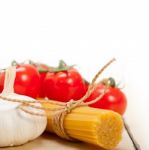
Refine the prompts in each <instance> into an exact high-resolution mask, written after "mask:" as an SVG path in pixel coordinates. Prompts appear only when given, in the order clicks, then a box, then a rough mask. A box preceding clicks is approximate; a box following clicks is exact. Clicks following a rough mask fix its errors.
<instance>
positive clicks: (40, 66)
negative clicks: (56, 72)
mask: <svg viewBox="0 0 149 150" xmlns="http://www.w3.org/2000/svg"><path fill="white" fill-rule="evenodd" d="M33 65H34V66H35V67H36V68H37V70H38V72H39V74H40V89H39V94H38V97H39V98H44V97H45V89H44V79H45V77H46V74H47V72H48V71H50V68H51V67H49V66H48V65H46V64H42V63H34V64H33Z"/></svg>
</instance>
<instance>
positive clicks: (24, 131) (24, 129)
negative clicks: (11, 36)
mask: <svg viewBox="0 0 149 150" xmlns="http://www.w3.org/2000/svg"><path fill="white" fill-rule="evenodd" d="M15 76H16V68H15V67H9V68H8V69H7V70H6V73H5V83H4V90H3V92H2V93H1V94H0V96H2V97H6V98H15V99H19V100H26V101H30V100H33V101H34V100H35V99H33V98H30V97H27V96H24V95H19V94H15V93H14V89H13V86H14V80H15ZM20 105H21V103H18V102H10V101H6V100H4V99H0V147H7V146H16V145H21V144H24V143H26V142H28V141H31V140H33V139H35V138H37V137H38V136H40V135H41V134H42V133H43V131H44V130H45V128H46V124H47V117H44V116H36V115H32V114H29V113H26V112H24V111H22V110H21V109H20V108H19V106H20ZM34 105H40V104H34ZM27 109H29V110H32V111H34V112H38V113H44V111H43V110H37V109H33V108H29V107H27Z"/></svg>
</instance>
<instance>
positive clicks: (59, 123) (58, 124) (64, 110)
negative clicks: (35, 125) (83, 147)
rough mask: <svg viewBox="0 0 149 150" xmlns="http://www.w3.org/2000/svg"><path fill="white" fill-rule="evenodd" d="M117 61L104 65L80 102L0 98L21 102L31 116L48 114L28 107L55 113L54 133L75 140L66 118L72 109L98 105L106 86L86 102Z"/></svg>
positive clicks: (53, 116) (23, 109)
mask: <svg viewBox="0 0 149 150" xmlns="http://www.w3.org/2000/svg"><path fill="white" fill-rule="evenodd" d="M113 61H115V59H114V58H113V59H112V60H110V61H109V62H108V63H107V64H106V65H104V66H103V67H102V69H101V70H100V71H99V72H98V73H97V74H96V75H95V77H94V78H93V80H92V82H91V84H90V85H89V88H88V91H87V92H86V94H85V95H84V96H83V97H82V98H81V99H80V100H70V101H69V102H67V103H59V102H57V101H52V100H37V101H32V100H31V101H26V100H18V99H12V98H8V97H4V96H0V98H1V99H3V100H6V101H11V102H19V103H21V105H19V108H20V109H21V110H22V111H24V112H26V113H29V114H31V115H36V116H47V114H45V113H37V112H33V111H31V110H28V109H26V107H31V108H34V109H40V110H45V111H51V112H53V115H52V127H53V130H54V132H55V133H56V134H57V135H58V136H60V137H62V138H64V139H68V140H74V139H72V138H71V137H70V136H69V135H68V134H67V132H66V131H65V129H64V119H65V116H66V115H67V114H68V113H70V112H71V110H72V109H74V108H76V107H80V106H88V105H90V104H93V103H96V102H97V101H99V100H100V99H101V98H102V97H103V96H104V95H105V93H106V91H107V88H108V87H107V86H105V89H104V90H103V92H102V93H101V94H100V95H99V96H98V97H97V98H96V99H94V100H92V101H89V102H84V101H85V100H86V99H87V98H88V97H89V96H90V95H91V93H92V92H93V91H94V90H95V89H96V87H97V85H98V84H96V80H97V78H98V77H99V75H100V74H101V73H102V72H103V71H104V70H105V69H106V68H107V67H108V66H109V65H110V64H111V63H112V62H113ZM35 103H41V104H42V103H49V104H56V105H59V106H60V107H59V108H43V107H42V106H37V105H34V104H35Z"/></svg>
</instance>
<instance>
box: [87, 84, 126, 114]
mask: <svg viewBox="0 0 149 150" xmlns="http://www.w3.org/2000/svg"><path fill="white" fill-rule="evenodd" d="M104 89H105V85H104V84H99V85H98V86H97V88H96V89H95V91H93V93H92V94H91V95H90V97H89V98H87V100H86V101H91V100H93V99H95V98H96V97H98V96H99V95H101V93H102V92H103V90H104ZM90 106H92V107H95V108H102V109H110V110H113V111H115V112H118V113H119V114H121V115H123V114H124V112H125V110H126V107H127V99H126V96H125V94H124V93H123V92H122V91H121V90H120V89H119V88H117V87H109V88H108V90H107V92H106V93H105V95H104V96H103V97H102V98H101V99H100V100H99V101H97V102H96V103H94V104H91V105H90Z"/></svg>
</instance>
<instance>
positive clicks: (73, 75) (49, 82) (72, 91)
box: [44, 68, 86, 102]
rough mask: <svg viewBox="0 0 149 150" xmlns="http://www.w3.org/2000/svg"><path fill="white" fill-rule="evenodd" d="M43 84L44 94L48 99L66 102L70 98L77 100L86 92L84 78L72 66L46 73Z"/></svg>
mask: <svg viewBox="0 0 149 150" xmlns="http://www.w3.org/2000/svg"><path fill="white" fill-rule="evenodd" d="M44 86H45V88H44V89H45V93H46V96H47V97H48V98H49V99H54V100H58V101H62V102H67V101H69V100H70V99H74V100H78V99H80V98H81V97H82V96H83V95H84V94H85V92H86V89H85V83H84V80H83V79H82V77H81V75H80V74H79V72H78V71H77V70H76V69H74V68H70V69H68V70H65V71H59V72H49V73H47V75H46V78H45V81H44Z"/></svg>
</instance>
